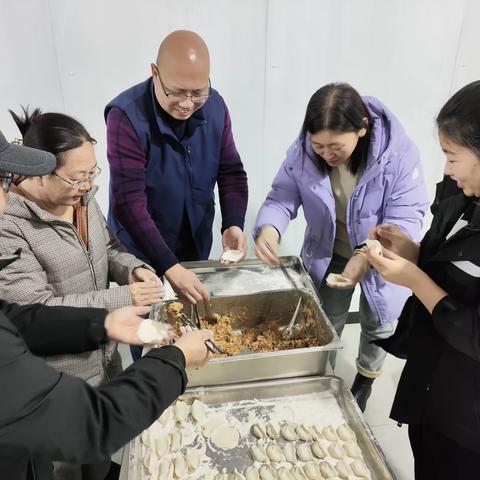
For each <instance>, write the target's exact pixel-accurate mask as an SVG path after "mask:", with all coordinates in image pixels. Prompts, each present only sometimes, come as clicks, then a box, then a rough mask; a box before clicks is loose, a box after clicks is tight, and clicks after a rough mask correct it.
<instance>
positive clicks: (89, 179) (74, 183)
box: [53, 167, 102, 190]
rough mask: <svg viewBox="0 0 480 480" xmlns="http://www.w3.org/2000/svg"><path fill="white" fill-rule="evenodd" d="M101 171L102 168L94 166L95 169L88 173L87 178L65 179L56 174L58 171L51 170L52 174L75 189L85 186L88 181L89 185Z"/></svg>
mask: <svg viewBox="0 0 480 480" xmlns="http://www.w3.org/2000/svg"><path fill="white" fill-rule="evenodd" d="M100 173H102V169H101V168H100V167H96V168H95V171H94V172H93V173H92V174H91V175H89V176H88V177H87V178H84V179H83V180H74V181H71V180H67V179H66V178H63V177H61V176H60V175H58V173H56V172H53V175H55V176H56V177H58V178H59V179H60V180H63V181H64V182H66V183H68V184H69V185H70V186H72V187H73V188H75V189H78V190H80V189H81V188H83V187H85V184H86V183H87V182H88V183H90V185H91V184H92V183H93V181H94V180H95V179H96V178H97V177H98V176H99V175H100Z"/></svg>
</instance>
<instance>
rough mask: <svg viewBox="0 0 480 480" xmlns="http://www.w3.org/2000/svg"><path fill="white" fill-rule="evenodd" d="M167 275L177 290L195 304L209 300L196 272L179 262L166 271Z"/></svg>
mask: <svg viewBox="0 0 480 480" xmlns="http://www.w3.org/2000/svg"><path fill="white" fill-rule="evenodd" d="M165 276H166V277H167V279H168V281H169V282H170V285H172V288H173V289H174V290H175V292H177V294H178V295H180V296H181V297H182V298H184V299H185V300H187V302H190V303H193V304H195V303H197V302H200V301H202V300H209V296H208V292H207V290H206V289H205V287H204V286H203V285H202V283H201V282H200V280H199V279H198V277H197V276H196V275H195V273H193V272H191V271H190V270H187V269H186V268H185V267H182V265H180V264H179V263H177V264H175V265H174V266H173V267H170V268H169V269H168V270H167V271H166V272H165Z"/></svg>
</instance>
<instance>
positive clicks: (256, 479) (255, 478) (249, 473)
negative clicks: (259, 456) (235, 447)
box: [244, 465, 260, 480]
mask: <svg viewBox="0 0 480 480" xmlns="http://www.w3.org/2000/svg"><path fill="white" fill-rule="evenodd" d="M244 473H245V478H246V479H247V480H260V475H259V474H258V469H257V467H254V466H253V465H251V466H250V467H247V469H246V470H245V472H244Z"/></svg>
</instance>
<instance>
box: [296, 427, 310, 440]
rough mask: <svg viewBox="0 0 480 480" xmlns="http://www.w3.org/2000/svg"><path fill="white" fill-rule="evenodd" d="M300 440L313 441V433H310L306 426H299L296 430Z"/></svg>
mask: <svg viewBox="0 0 480 480" xmlns="http://www.w3.org/2000/svg"><path fill="white" fill-rule="evenodd" d="M296 431H297V435H298V438H299V439H300V440H304V441H306V442H307V441H308V440H311V439H312V433H311V432H310V429H309V428H308V427H306V426H305V425H303V424H302V425H299V426H298V427H297V429H296Z"/></svg>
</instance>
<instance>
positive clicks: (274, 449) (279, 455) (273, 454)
mask: <svg viewBox="0 0 480 480" xmlns="http://www.w3.org/2000/svg"><path fill="white" fill-rule="evenodd" d="M267 455H268V458H269V459H270V460H271V461H272V462H284V461H285V455H284V454H283V452H282V449H281V448H280V447H279V446H278V445H277V444H275V443H270V444H269V445H267Z"/></svg>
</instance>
